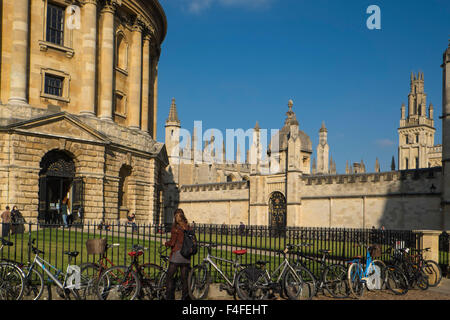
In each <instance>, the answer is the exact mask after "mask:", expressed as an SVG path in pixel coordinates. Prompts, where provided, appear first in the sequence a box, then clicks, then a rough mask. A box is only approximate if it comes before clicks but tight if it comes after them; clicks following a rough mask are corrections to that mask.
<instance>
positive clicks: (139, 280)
mask: <svg viewBox="0 0 450 320" xmlns="http://www.w3.org/2000/svg"><path fill="white" fill-rule="evenodd" d="M147 249H148V248H145V247H143V246H141V245H133V248H132V251H130V252H128V255H129V256H130V257H131V258H132V261H131V263H130V264H129V265H128V266H124V265H123V266H112V267H109V268H108V269H106V270H105V271H103V272H102V274H101V275H100V278H99V280H98V281H97V283H96V287H97V288H96V293H97V296H98V298H99V299H100V300H108V299H111V300H135V299H139V298H142V297H143V294H145V292H144V291H142V288H143V286H145V287H146V286H151V283H152V282H151V279H147V278H146V276H145V273H144V271H143V269H144V268H145V265H150V264H143V265H139V263H138V260H139V257H140V256H141V255H143V254H144V250H147Z"/></svg>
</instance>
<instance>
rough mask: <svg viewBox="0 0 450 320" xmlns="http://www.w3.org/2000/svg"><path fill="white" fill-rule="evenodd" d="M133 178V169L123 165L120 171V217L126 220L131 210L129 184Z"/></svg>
mask: <svg viewBox="0 0 450 320" xmlns="http://www.w3.org/2000/svg"><path fill="white" fill-rule="evenodd" d="M130 176H131V167H130V166H127V165H123V166H122V167H121V168H120V171H119V192H118V197H119V198H118V206H119V215H120V217H121V218H126V216H127V215H128V210H129V203H128V189H129V188H128V184H129V180H130Z"/></svg>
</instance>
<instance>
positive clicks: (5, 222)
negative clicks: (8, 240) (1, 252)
mask: <svg viewBox="0 0 450 320" xmlns="http://www.w3.org/2000/svg"><path fill="white" fill-rule="evenodd" d="M1 218H2V237H7V236H8V235H9V230H10V228H11V211H9V206H6V210H5V211H3V212H2V214H1Z"/></svg>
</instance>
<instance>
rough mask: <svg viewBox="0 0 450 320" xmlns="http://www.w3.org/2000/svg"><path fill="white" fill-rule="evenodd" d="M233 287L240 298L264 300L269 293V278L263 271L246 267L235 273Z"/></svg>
mask: <svg viewBox="0 0 450 320" xmlns="http://www.w3.org/2000/svg"><path fill="white" fill-rule="evenodd" d="M235 289H236V293H237V296H238V297H239V299H241V300H264V299H267V297H268V295H269V280H268V279H267V276H266V274H265V273H264V271H262V270H260V269H257V268H255V267H247V268H245V269H242V270H241V271H239V272H238V274H237V275H236V282H235Z"/></svg>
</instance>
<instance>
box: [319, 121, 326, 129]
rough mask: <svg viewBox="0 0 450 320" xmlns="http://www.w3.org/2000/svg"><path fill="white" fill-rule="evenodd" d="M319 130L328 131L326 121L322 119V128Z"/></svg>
mask: <svg viewBox="0 0 450 320" xmlns="http://www.w3.org/2000/svg"><path fill="white" fill-rule="evenodd" d="M319 132H328V130H327V128H326V127H325V121H322V127H321V128H320V130H319Z"/></svg>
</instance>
